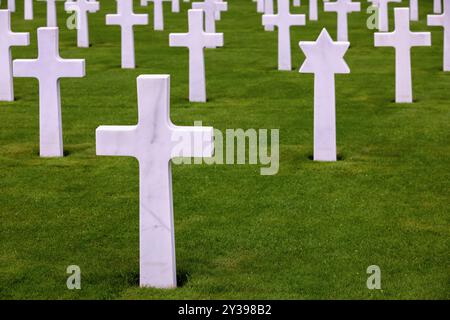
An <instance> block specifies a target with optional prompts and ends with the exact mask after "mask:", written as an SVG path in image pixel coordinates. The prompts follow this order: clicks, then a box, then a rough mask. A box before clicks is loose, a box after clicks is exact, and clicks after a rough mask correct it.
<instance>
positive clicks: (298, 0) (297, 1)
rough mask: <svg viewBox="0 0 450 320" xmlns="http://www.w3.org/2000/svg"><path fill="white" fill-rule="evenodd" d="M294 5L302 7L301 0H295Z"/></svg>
mask: <svg viewBox="0 0 450 320" xmlns="http://www.w3.org/2000/svg"><path fill="white" fill-rule="evenodd" d="M292 4H293V5H294V7H300V6H301V5H302V2H301V0H294V1H293V3H292Z"/></svg>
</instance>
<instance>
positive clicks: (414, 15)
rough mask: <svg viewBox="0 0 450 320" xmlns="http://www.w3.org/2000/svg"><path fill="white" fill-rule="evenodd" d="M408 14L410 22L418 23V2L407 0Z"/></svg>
mask: <svg viewBox="0 0 450 320" xmlns="http://www.w3.org/2000/svg"><path fill="white" fill-rule="evenodd" d="M409 12H410V15H411V16H410V19H411V21H419V2H418V0H409Z"/></svg>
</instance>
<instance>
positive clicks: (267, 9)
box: [264, 0, 275, 31]
mask: <svg viewBox="0 0 450 320" xmlns="http://www.w3.org/2000/svg"><path fill="white" fill-rule="evenodd" d="M273 13H274V12H273V0H264V14H273ZM264 30H266V31H273V30H275V26H274V25H269V24H267V25H265V26H264Z"/></svg>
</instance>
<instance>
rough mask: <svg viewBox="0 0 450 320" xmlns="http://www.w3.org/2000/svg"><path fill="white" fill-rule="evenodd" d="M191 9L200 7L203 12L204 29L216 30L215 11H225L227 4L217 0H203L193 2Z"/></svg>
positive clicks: (207, 30)
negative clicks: (201, 0) (202, 0)
mask: <svg viewBox="0 0 450 320" xmlns="http://www.w3.org/2000/svg"><path fill="white" fill-rule="evenodd" d="M192 9H200V10H203V11H204V12H205V31H206V32H208V33H215V32H216V12H220V11H226V10H227V9H228V4H227V3H226V2H220V1H217V0H205V1H204V2H193V3H192Z"/></svg>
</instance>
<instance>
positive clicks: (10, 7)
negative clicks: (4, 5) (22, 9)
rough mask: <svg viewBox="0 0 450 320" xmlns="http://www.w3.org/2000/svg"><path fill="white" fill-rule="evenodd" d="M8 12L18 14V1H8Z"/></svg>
mask: <svg viewBox="0 0 450 320" xmlns="http://www.w3.org/2000/svg"><path fill="white" fill-rule="evenodd" d="M8 10H9V11H10V12H16V0H8Z"/></svg>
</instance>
